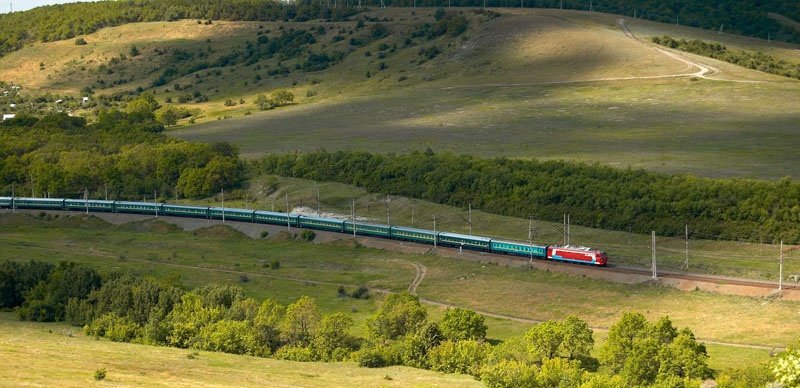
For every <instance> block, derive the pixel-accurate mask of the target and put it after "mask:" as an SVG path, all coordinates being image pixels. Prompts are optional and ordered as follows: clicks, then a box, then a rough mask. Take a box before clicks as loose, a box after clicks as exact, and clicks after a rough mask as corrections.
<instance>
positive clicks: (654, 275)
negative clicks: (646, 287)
mask: <svg viewBox="0 0 800 388" xmlns="http://www.w3.org/2000/svg"><path fill="white" fill-rule="evenodd" d="M652 233H653V234H652V236H653V242H652V246H653V263H652V267H653V279H658V270H656V231H655V230H654V231H653V232H652Z"/></svg>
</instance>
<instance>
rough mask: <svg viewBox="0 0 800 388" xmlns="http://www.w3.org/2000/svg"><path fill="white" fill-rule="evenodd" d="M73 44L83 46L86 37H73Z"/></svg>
mask: <svg viewBox="0 0 800 388" xmlns="http://www.w3.org/2000/svg"><path fill="white" fill-rule="evenodd" d="M75 45H76V46H85V45H86V39H83V38H78V39H75Z"/></svg>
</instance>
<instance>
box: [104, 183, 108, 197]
mask: <svg viewBox="0 0 800 388" xmlns="http://www.w3.org/2000/svg"><path fill="white" fill-rule="evenodd" d="M103 185H104V186H105V187H106V201H108V183H104V184H103Z"/></svg>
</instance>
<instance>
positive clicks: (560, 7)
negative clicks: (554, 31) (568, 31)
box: [558, 0, 564, 11]
mask: <svg viewBox="0 0 800 388" xmlns="http://www.w3.org/2000/svg"><path fill="white" fill-rule="evenodd" d="M558 8H559V9H560V10H562V11H563V10H564V0H561V2H560V3H559V6H558Z"/></svg>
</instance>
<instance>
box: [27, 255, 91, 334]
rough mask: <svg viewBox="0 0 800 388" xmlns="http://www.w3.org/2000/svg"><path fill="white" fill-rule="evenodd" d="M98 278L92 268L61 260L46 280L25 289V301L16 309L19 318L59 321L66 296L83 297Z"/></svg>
mask: <svg viewBox="0 0 800 388" xmlns="http://www.w3.org/2000/svg"><path fill="white" fill-rule="evenodd" d="M101 282H102V281H101V279H100V275H99V274H98V273H97V272H96V271H95V270H93V269H90V268H87V267H84V266H81V265H77V264H75V263H66V262H62V263H60V264H59V265H58V267H57V268H56V269H55V270H54V271H53V272H51V273H50V276H48V278H47V280H45V281H41V282H39V283H38V284H37V285H36V286H34V287H33V288H31V289H30V290H29V291H27V292H26V293H25V301H24V302H23V304H22V306H21V307H20V308H19V310H17V313H18V314H19V317H20V319H22V320H27V321H39V322H52V321H63V320H64V317H65V311H66V305H67V302H68V301H69V300H70V298H79V299H83V298H86V297H87V296H88V295H89V293H90V292H91V291H92V290H94V289H97V288H99V287H100V285H101Z"/></svg>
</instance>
